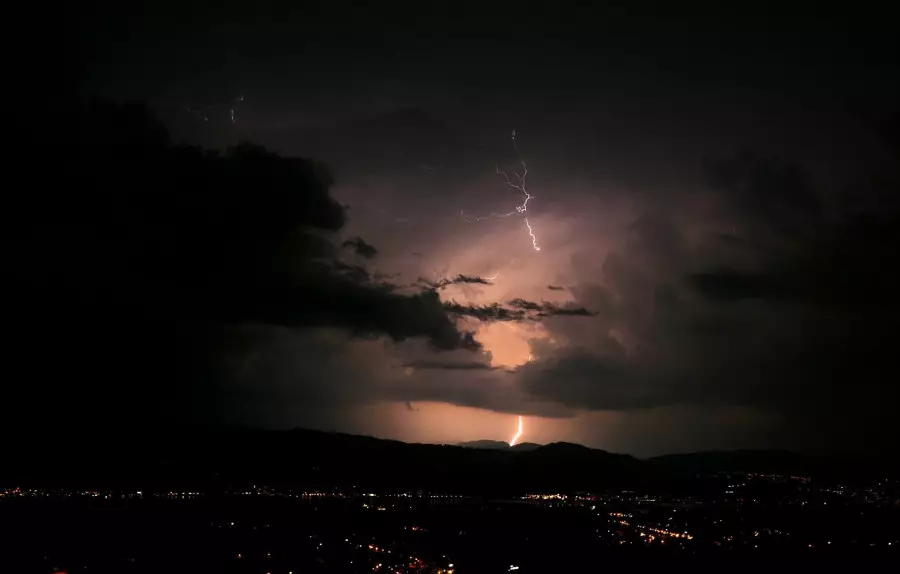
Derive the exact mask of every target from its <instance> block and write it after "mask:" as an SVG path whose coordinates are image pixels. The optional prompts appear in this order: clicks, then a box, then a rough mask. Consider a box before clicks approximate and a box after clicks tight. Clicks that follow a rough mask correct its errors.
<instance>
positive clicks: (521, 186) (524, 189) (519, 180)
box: [459, 130, 541, 251]
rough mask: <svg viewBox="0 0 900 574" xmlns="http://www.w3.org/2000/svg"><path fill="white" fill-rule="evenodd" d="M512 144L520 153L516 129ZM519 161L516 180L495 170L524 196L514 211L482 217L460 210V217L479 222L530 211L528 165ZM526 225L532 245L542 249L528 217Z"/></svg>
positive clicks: (471, 221)
mask: <svg viewBox="0 0 900 574" xmlns="http://www.w3.org/2000/svg"><path fill="white" fill-rule="evenodd" d="M512 144H513V148H515V150H516V153H519V146H518V145H517V144H516V130H513V131H512ZM519 163H520V164H521V165H522V173H519V172H513V177H514V178H515V181H513V180H512V179H511V178H510V177H509V174H508V173H506V172H505V171H504V170H502V169H500V168H499V167H496V168H495V170H496V172H497V175H502V176H503V179H504V181H505V183H506V185H507V186H509V187H511V188H513V189H515V190H516V191H518V192H519V193H521V194H522V195H523V197H524V199H523V200H522V204H521V205H517V206H516V209H515V210H514V211H510V212H509V213H490V214H489V215H484V216H481V217H476V216H470V215H466V214H465V213H463V212H462V211H460V212H459V215H460V217H462V218H463V220H464V221H466V222H467V223H478V222H479V221H484V220H485V219H502V218H506V217H509V216H511V215H522V214H524V213H525V212H526V211H528V202H529V201H531V200H532V199H534V196H533V195H531V194H530V193H528V185H527V183H526V181H525V178H526V177H528V165H527V164H526V163H525V161H524V160H519ZM525 227H527V228H528V235H529V236H530V237H531V245H532V246H533V247H534V250H535V251H540V250H541V248H540V247H538V244H537V237H535V235H534V230H533V229H532V228H531V224H530V223H528V218H527V217H526V218H525Z"/></svg>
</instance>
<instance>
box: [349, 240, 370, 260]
mask: <svg viewBox="0 0 900 574" xmlns="http://www.w3.org/2000/svg"><path fill="white" fill-rule="evenodd" d="M343 246H344V247H349V248H351V249H353V251H354V252H355V253H356V254H357V255H359V256H360V257H365V258H366V259H372V258H373V257H375V256H376V255H378V250H377V249H376V248H375V246H374V245H369V244H368V243H366V242H365V240H364V239H363V238H362V237H354V238H353V239H347V240H345V241H344V243H343Z"/></svg>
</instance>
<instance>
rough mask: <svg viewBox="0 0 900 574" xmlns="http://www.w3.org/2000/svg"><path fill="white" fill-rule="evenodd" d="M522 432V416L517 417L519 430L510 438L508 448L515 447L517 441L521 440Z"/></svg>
mask: <svg viewBox="0 0 900 574" xmlns="http://www.w3.org/2000/svg"><path fill="white" fill-rule="evenodd" d="M523 431H524V428H523V425H522V415H519V430H517V431H516V434H515V436H514V437H512V440H511V441H509V446H516V443H518V442H519V439H520V438H522V432H523Z"/></svg>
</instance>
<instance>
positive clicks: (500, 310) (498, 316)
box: [444, 298, 594, 322]
mask: <svg viewBox="0 0 900 574" xmlns="http://www.w3.org/2000/svg"><path fill="white" fill-rule="evenodd" d="M444 309H445V310H446V311H447V312H448V313H450V314H452V315H457V316H467V317H472V318H474V319H478V320H479V321H485V322H491V321H529V320H530V321H534V320H538V319H542V318H545V317H554V316H569V317H592V316H594V313H592V312H591V311H589V310H587V309H585V308H584V307H580V306H577V305H556V304H554V303H548V302H546V301H545V302H542V303H535V302H534V301H526V300H525V299H520V298H517V299H513V300H511V301H509V302H507V303H506V305H501V304H500V303H491V304H487V305H471V304H461V303H457V302H456V301H450V302H447V303H444Z"/></svg>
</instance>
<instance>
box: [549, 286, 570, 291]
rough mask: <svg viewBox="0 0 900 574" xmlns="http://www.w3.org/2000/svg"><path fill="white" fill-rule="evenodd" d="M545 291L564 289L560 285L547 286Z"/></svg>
mask: <svg viewBox="0 0 900 574" xmlns="http://www.w3.org/2000/svg"><path fill="white" fill-rule="evenodd" d="M547 289H549V290H551V291H565V289H566V288H565V287H562V286H560V285H547Z"/></svg>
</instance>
